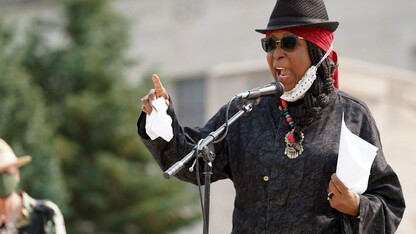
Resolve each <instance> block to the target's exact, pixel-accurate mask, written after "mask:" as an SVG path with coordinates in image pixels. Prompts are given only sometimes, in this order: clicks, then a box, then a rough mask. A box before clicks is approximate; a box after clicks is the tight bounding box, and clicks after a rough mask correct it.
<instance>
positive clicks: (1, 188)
mask: <svg viewBox="0 0 416 234" xmlns="http://www.w3.org/2000/svg"><path fill="white" fill-rule="evenodd" d="M17 185H18V181H17V178H16V175H15V174H10V173H0V198H6V197H8V196H10V195H11V194H12V193H13V192H15V191H16V188H17Z"/></svg>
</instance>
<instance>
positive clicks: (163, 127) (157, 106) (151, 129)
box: [146, 97, 173, 142]
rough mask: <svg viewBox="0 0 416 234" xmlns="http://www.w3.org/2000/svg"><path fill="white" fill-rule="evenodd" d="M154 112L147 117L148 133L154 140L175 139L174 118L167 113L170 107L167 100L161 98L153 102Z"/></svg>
mask: <svg viewBox="0 0 416 234" xmlns="http://www.w3.org/2000/svg"><path fill="white" fill-rule="evenodd" d="M151 104H152V107H153V111H152V113H150V115H147V116H146V133H147V135H148V136H149V137H150V139H152V140H154V139H156V138H158V137H162V138H163V139H164V140H165V141H168V142H169V141H170V140H171V139H172V138H173V130H172V118H171V117H170V116H169V115H168V114H167V113H166V111H167V109H168V106H167V105H166V100H165V99H164V98H163V97H160V98H158V99H156V100H153V101H152V102H151Z"/></svg>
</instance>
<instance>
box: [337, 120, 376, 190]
mask: <svg viewBox="0 0 416 234" xmlns="http://www.w3.org/2000/svg"><path fill="white" fill-rule="evenodd" d="M377 150H378V148H377V147H375V146H374V145H372V144H370V143H368V142H366V141H365V140H363V139H361V138H360V137H358V136H356V135H354V134H353V133H352V132H351V131H350V130H349V129H348V128H347V126H346V124H345V121H344V114H342V126H341V138H340V144H339V155H338V163H337V172H336V173H337V176H338V178H339V179H340V180H341V181H342V182H343V183H344V184H345V185H346V186H347V187H348V188H350V189H352V190H354V191H356V192H357V193H359V194H362V193H364V192H365V190H367V186H368V178H369V176H370V169H371V165H372V164H373V161H374V158H375V157H376V155H377Z"/></svg>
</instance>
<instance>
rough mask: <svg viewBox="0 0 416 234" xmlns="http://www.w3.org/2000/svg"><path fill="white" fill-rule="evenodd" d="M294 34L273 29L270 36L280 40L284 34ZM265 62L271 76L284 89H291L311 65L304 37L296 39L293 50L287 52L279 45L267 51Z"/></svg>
mask: <svg viewBox="0 0 416 234" xmlns="http://www.w3.org/2000/svg"><path fill="white" fill-rule="evenodd" d="M289 35H294V34H293V33H291V32H289V31H285V30H277V31H274V32H273V33H272V34H271V35H270V37H273V38H274V39H275V40H277V41H280V40H281V39H282V38H283V37H284V36H289ZM267 63H268V64H269V68H270V71H271V73H272V75H273V78H274V79H275V80H276V81H279V82H281V83H282V84H283V86H284V87H285V91H290V90H292V89H293V88H294V87H295V85H296V84H297V83H298V81H299V80H300V79H301V78H302V76H303V75H304V74H305V72H306V71H307V70H308V68H309V67H311V66H312V62H311V59H310V57H309V52H308V45H307V43H306V41H305V40H304V39H298V40H297V45H296V47H295V49H294V50H292V51H290V52H288V51H285V50H283V49H282V48H281V47H280V43H279V45H278V46H277V47H276V49H275V50H274V51H272V52H269V53H267Z"/></svg>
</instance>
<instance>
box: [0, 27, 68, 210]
mask: <svg viewBox="0 0 416 234" xmlns="http://www.w3.org/2000/svg"><path fill="white" fill-rule="evenodd" d="M14 41H15V34H14V31H13V30H11V28H10V27H7V26H6V25H5V24H4V23H1V24H0V100H1V101H0V113H1V118H0V137H1V138H3V139H5V140H6V141H7V142H8V143H9V144H10V145H11V146H12V148H13V150H14V151H15V154H17V155H18V156H19V155H23V154H30V155H31V156H32V159H33V161H32V163H31V164H30V165H28V166H26V167H24V168H22V169H21V173H22V176H21V178H22V180H21V187H22V188H23V189H24V190H26V191H27V192H28V193H29V194H30V195H31V196H34V197H35V198H47V199H50V200H52V201H54V202H55V203H57V204H58V205H59V206H60V207H61V209H63V210H65V209H64V208H65V207H66V202H67V191H66V189H65V185H64V183H63V179H62V173H61V169H60V158H59V155H58V152H57V150H56V148H55V147H54V143H53V138H52V134H53V127H52V126H50V125H49V124H48V122H49V121H48V119H47V118H48V114H47V109H46V107H45V105H44V101H43V98H42V93H41V90H40V89H39V88H38V87H36V86H33V85H32V84H31V80H30V76H28V74H26V73H25V71H24V69H23V67H22V66H21V63H22V56H21V54H19V53H18V51H19V50H18V49H16V45H15V43H14Z"/></svg>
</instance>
